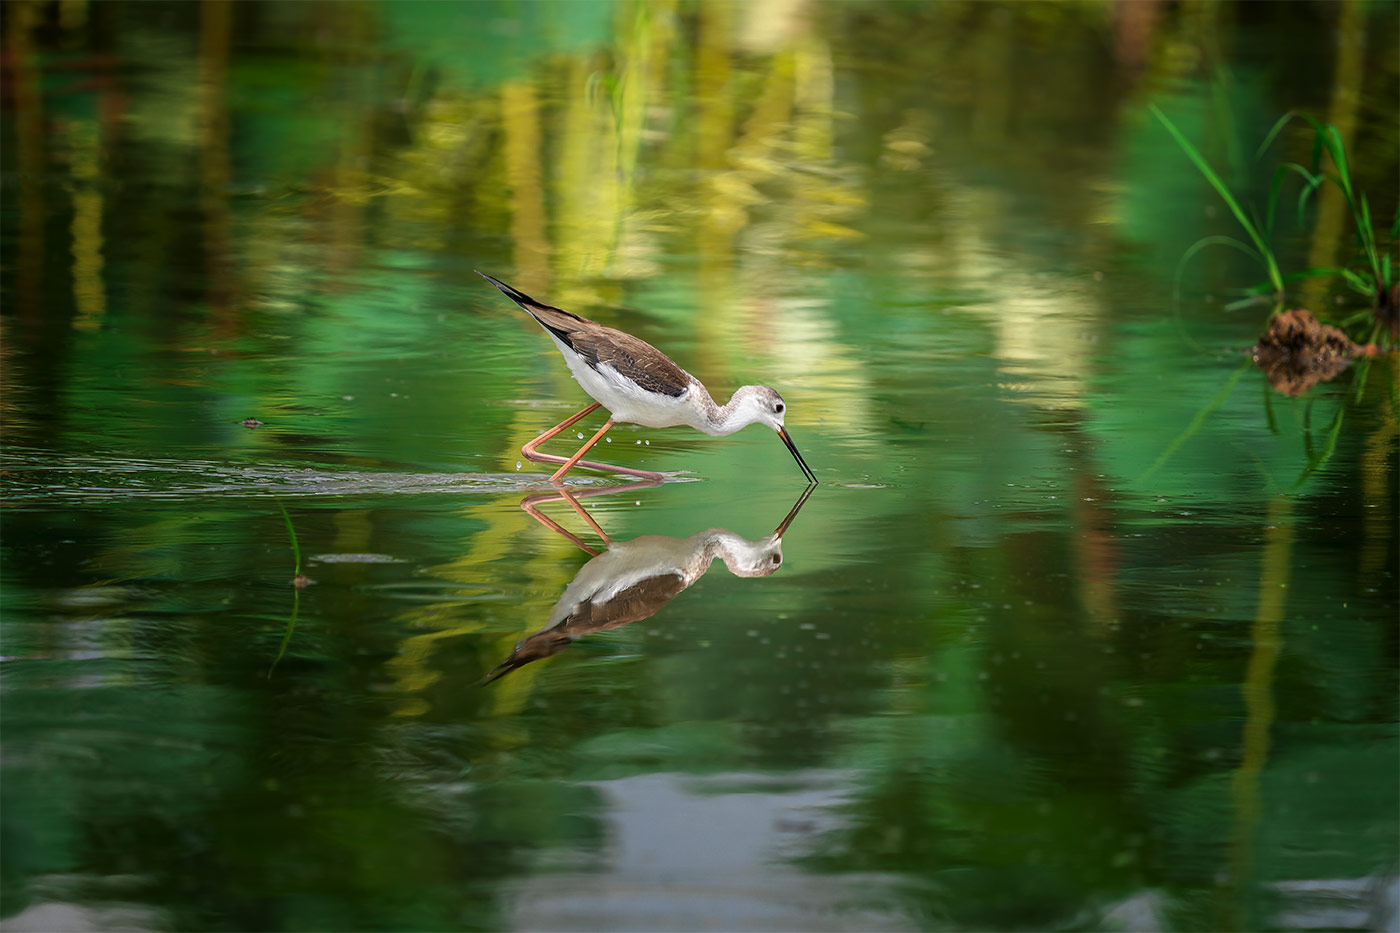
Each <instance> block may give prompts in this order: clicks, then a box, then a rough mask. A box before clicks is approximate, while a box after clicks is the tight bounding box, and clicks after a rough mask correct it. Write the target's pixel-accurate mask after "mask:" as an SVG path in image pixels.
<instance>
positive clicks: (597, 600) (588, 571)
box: [545, 528, 783, 630]
mask: <svg viewBox="0 0 1400 933" xmlns="http://www.w3.org/2000/svg"><path fill="white" fill-rule="evenodd" d="M716 557H718V558H720V559H721V560H723V561H724V565H725V566H726V567H728V568H729V570H730V572H731V573H733V574H734V575H735V576H737V577H766V576H768V575H769V574H770V573H772V572H773V571H775V570H777V569H778V567H779V566H781V565H782V562H783V546H782V539H780V538H778V537H776V536H774V535H769V536H768V537H766V538H760V539H759V540H757V541H750V540H748V539H747V538H743V537H740V536H739V535H736V534H735V533H734V532H732V531H726V530H724V529H723V528H711V529H708V530H707V531H702V532H700V533H699V534H694V535H691V536H690V537H689V538H668V537H665V536H664V535H647V536H646V537H642V538H637V539H635V540H633V541H616V542H614V543H613V546H612V547H610V548H608V550H606V551H604V552H603V553H602V554H599V555H598V556H597V557H595V558H593V559H592V560H590V561H589V562H588V563H586V564H584V565H583V569H582V570H580V571H579V572H578V576H576V577H574V580H573V582H572V583H570V584H569V586H568V587H567V588H566V589H565V590H564V595H563V596H561V597H559V602H557V603H555V604H554V611H553V612H552V613H550V616H549V622H548V624H547V625H546V626H545V627H546V628H547V629H548V628H555V627H557V626H560V625H566V624H570V623H571V622H574V623H576V622H578V621H580V620H581V618H583V617H585V616H586V617H588V618H590V619H592V620H594V621H595V622H598V621H603V620H604V619H610V618H611V617H612V615H613V614H614V613H616V612H619V611H622V612H625V611H626V608H625V607H628V606H630V605H631V604H632V603H634V602H636V601H638V600H642V599H645V598H646V597H647V596H650V595H652V594H657V595H659V594H660V593H662V592H669V593H670V595H668V596H667V597H665V599H663V600H661V601H660V602H658V603H657V604H656V605H654V606H651V608H650V611H649V612H647V613H646V615H642V616H636V617H635V618H646V616H647V615H651V614H652V613H653V612H655V611H656V610H657V609H660V608H661V605H663V604H664V603H665V602H667V601H669V600H671V599H674V598H675V597H676V596H677V595H678V594H679V593H680V592H681V591H682V590H684V589H686V588H687V587H689V586H690V585H691V584H692V583H694V582H695V581H696V580H698V579H700V578H701V577H703V576H704V575H705V571H707V570H709V569H710V564H712V563H713V562H714V559H715V558H716ZM626 621H628V622H632V621H635V619H627V620H626ZM614 624H616V623H614ZM601 627H603V628H606V627H609V626H606V625H604V626H601ZM595 630H596V629H595Z"/></svg>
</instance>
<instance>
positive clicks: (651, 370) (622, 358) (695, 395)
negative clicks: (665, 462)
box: [477, 272, 817, 483]
mask: <svg viewBox="0 0 1400 933" xmlns="http://www.w3.org/2000/svg"><path fill="white" fill-rule="evenodd" d="M477 275H479V276H481V277H482V278H483V279H485V280H486V281H488V282H490V283H491V284H492V285H494V286H496V287H497V288H499V289H500V290H501V291H502V292H503V293H504V294H505V296H506V297H507V298H509V299H510V300H511V301H513V302H515V303H516V304H518V305H519V306H520V307H521V308H522V309H524V310H525V311H526V312H528V313H529V315H530V316H531V317H533V318H534V319H535V320H536V321H538V322H539V325H540V326H541V327H543V328H544V330H545V333H547V334H549V339H551V340H553V341H554V345H555V346H556V347H558V348H559V352H560V353H562V354H563V355H564V362H565V363H567V364H568V366H569V372H571V373H573V375H574V379H576V380H577V381H578V384H579V385H581V386H583V391H585V392H587V393H588V394H589V395H591V396H593V398H594V399H595V401H594V403H593V404H592V405H589V406H588V407H587V408H585V409H584V410H583V411H581V412H579V413H578V414H576V415H571V416H570V417H568V418H566V419H564V420H563V421H561V422H560V423H559V424H557V425H555V426H554V427H552V428H550V429H549V430H548V431H546V432H544V433H543V434H541V435H540V436H539V437H537V438H535V439H534V440H533V441H531V442H530V443H528V444H526V445H525V446H524V447H522V448H520V452H521V453H522V454H524V455H525V458H526V459H527V460H534V461H536V462H539V463H559V464H563V465H562V466H561V467H559V469H558V470H556V471H555V472H554V475H553V476H551V477H550V480H551V481H552V482H556V483H557V482H558V481H559V480H560V479H561V478H562V477H563V476H564V474H565V473H568V472H569V471H570V470H572V469H573V468H574V467H576V466H581V467H588V468H589V469H591V470H606V471H608V472H611V473H625V474H627V475H629V476H639V477H641V478H642V479H648V480H660V479H664V477H663V476H662V475H661V474H660V473H653V472H650V471H648V470H633V469H628V468H627V467H620V466H608V465H607V464H605V463H593V462H592V461H588V460H584V459H582V458H583V455H584V454H585V453H587V452H588V449H589V448H590V447H592V446H593V445H594V444H596V443H598V441H599V440H600V439H601V438H602V436H603V435H604V434H605V433H607V430H608V429H609V428H611V427H612V426H613V424H614V423H616V422H626V423H631V424H640V425H644V426H646V427H648V428H669V427H675V426H678V425H689V426H690V427H692V428H694V429H695V430H697V431H703V432H704V433H706V434H709V435H711V436H713V437H723V436H725V435H727V434H733V433H734V432H735V431H738V430H740V429H741V428H746V427H748V426H749V425H751V424H762V425H767V426H768V427H770V428H772V429H773V430H774V431H777V432H778V436H779V437H781V438H782V439H783V443H784V444H786V445H787V449H788V450H790V451H792V456H793V457H794V458H795V459H796V460H797V465H798V466H800V467H801V468H802V472H803V473H804V474H805V475H806V476H807V479H808V481H809V482H813V483H815V482H816V481H817V476H816V474H815V473H813V472H812V468H811V467H809V466H807V461H805V460H803V459H802V455H801V454H799V453H798V452H797V447H796V445H794V444H793V442H792V438H791V437H790V436H789V435H788V432H787V429H786V428H784V427H783V414H784V412H785V411H786V410H787V406H786V405H785V404H784V402H783V397H782V396H781V395H779V394H778V393H777V392H776V391H774V390H773V389H771V388H769V387H768V386H743V387H742V388H740V389H738V390H736V391H735V392H734V395H733V396H732V397H731V398H730V399H729V402H728V403H727V404H725V405H717V404H715V400H714V399H712V398H710V393H709V392H708V391H706V389H705V386H704V385H703V384H701V382H700V380H699V379H696V378H695V377H694V376H692V375H691V374H690V373H688V372H686V371H685V370H684V369H681V368H680V367H679V366H677V365H676V363H675V361H674V360H672V359H671V358H670V357H669V356H667V355H666V354H664V353H662V352H661V351H660V350H658V349H656V347H653V346H652V345H651V344H649V343H647V342H646V341H645V340H642V339H640V338H638V337H633V336H632V335H631V334H626V333H623V332H622V331H620V330H614V329H613V328H611V327H604V326H603V325H602V324H597V323H595V322H593V321H590V320H588V319H587V318H582V317H579V316H578V315H577V314H573V313H571V312H568V311H564V310H561V309H559V308H552V307H550V306H549V305H546V304H540V303H539V302H538V301H536V300H535V299H533V298H531V297H530V296H529V295H526V294H524V293H523V292H519V291H516V290H515V289H513V288H511V287H510V286H509V285H507V284H506V283H505V282H502V281H500V280H499V279H495V278H492V277H491V276H489V275H487V274H486V273H485V272H478V273H477ZM600 405H601V406H602V407H604V408H606V409H607V410H608V412H609V414H610V415H611V417H609V418H608V420H607V421H606V422H604V423H603V426H602V427H601V428H599V429H598V433H597V434H594V435H593V437H591V438H590V439H589V440H588V442H587V443H585V444H584V445H583V446H582V447H580V448H579V449H578V452H577V453H575V454H574V455H573V456H572V457H569V458H567V459H565V458H564V457H558V456H555V455H553V454H542V453H540V452H539V451H538V450H537V449H536V448H538V447H539V446H540V444H543V443H544V442H545V441H547V440H549V439H550V438H551V437H553V436H554V435H556V434H558V433H559V432H560V431H563V430H565V429H566V428H568V427H570V426H571V425H573V424H574V423H575V422H577V421H579V420H580V419H582V418H585V417H587V416H588V415H589V414H590V413H591V412H593V410H594V409H596V408H598V407H599V406H600Z"/></svg>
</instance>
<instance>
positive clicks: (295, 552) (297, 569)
mask: <svg viewBox="0 0 1400 933" xmlns="http://www.w3.org/2000/svg"><path fill="white" fill-rule="evenodd" d="M277 507H278V508H279V509H281V510H282V521H283V523H284V524H285V525H286V526H287V537H288V538H290V539H291V541H292V558H293V560H294V561H295V566H294V568H293V570H292V576H294V577H299V576H301V545H299V544H297V530H296V529H295V528H293V527H292V517H291V516H290V515H288V514H287V507H286V506H285V505H283V504H282V503H281V502H278V503H277Z"/></svg>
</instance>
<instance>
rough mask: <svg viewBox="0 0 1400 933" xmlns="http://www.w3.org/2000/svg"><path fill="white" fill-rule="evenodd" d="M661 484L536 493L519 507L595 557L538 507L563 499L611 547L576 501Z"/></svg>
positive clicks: (595, 553)
mask: <svg viewBox="0 0 1400 933" xmlns="http://www.w3.org/2000/svg"><path fill="white" fill-rule="evenodd" d="M661 483H662V481H661V480H658V479H649V480H642V481H641V482H638V483H629V484H628V485H626V486H603V487H599V488H594V489H580V490H579V491H577V492H570V491H568V490H567V489H564V488H562V487H561V488H560V489H559V491H558V492H537V493H535V494H534V495H530V496H526V497H525V498H524V499H522V500H520V507H521V508H522V509H524V510H525V512H526V514H528V515H529V516H530V517H531V518H533V519H534V520H535V521H537V522H539V523H540V524H541V525H544V526H545V527H546V528H548V529H549V530H550V531H553V532H556V533H558V534H560V535H563V536H564V537H566V538H568V539H569V540H570V541H572V542H573V543H574V544H576V545H577V546H578V547H579V548H581V549H582V550H584V551H585V552H587V553H589V554H591V555H593V556H594V557H596V556H598V552H597V551H595V550H593V548H591V547H589V546H588V545H587V544H584V543H583V540H582V539H581V538H579V537H578V535H576V534H574V533H573V532H572V531H569V530H567V529H566V528H564V526H562V525H560V524H559V523H558V522H556V521H555V520H554V519H552V518H550V517H549V516H548V515H545V514H544V513H543V512H541V511H540V510H539V508H538V506H542V505H544V504H545V503H546V502H557V501H558V500H560V499H563V500H564V501H566V502H568V503H569V505H571V506H573V509H574V511H575V512H577V513H578V514H579V515H581V516H582V517H583V520H584V521H586V522H588V527H590V528H592V529H593V530H594V531H595V532H597V533H598V537H600V538H602V539H603V543H604V544H606V545H608V546H609V547H611V546H612V539H610V538H609V537H608V535H607V532H605V531H603V529H602V528H601V527H600V526H599V525H598V523H597V522H595V521H594V520H593V516H592V515H589V514H588V510H587V509H585V508H584V507H583V504H582V503H581V502H579V501H578V500H579V499H584V498H587V497H588V496H609V495H613V494H615V493H619V492H626V491H630V490H634V489H651V488H655V487H657V486H660V485H661Z"/></svg>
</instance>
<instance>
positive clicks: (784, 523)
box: [769, 483, 817, 540]
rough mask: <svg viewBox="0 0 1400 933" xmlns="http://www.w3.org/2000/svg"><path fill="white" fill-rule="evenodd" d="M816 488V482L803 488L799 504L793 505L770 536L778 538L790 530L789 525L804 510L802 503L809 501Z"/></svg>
mask: <svg viewBox="0 0 1400 933" xmlns="http://www.w3.org/2000/svg"><path fill="white" fill-rule="evenodd" d="M816 488H817V487H816V484H815V483H811V484H808V486H807V488H806V489H804V490H802V495H801V496H799V497H798V498H797V504H796V505H794V506H793V507H792V511H791V512H789V513H787V518H785V519H783V520H782V522H780V523H779V524H778V528H777V530H776V531H774V532H773V533H772V534H771V535H769V537H770V538H773V539H774V540H777V539H779V538H781V537H782V536H783V534H784V533H785V532H786V531H787V530H788V525H791V524H792V520H793V519H794V518H796V517H797V513H798V512H801V511H802V505H803V503H805V502H806V501H807V497H808V496H810V495H811V494H812V490H813V489H816Z"/></svg>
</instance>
